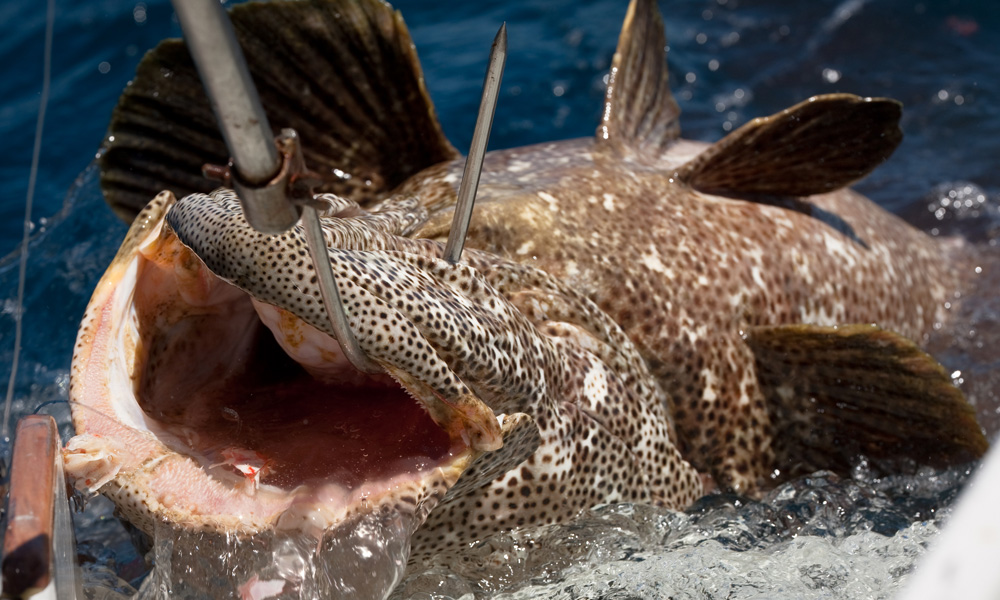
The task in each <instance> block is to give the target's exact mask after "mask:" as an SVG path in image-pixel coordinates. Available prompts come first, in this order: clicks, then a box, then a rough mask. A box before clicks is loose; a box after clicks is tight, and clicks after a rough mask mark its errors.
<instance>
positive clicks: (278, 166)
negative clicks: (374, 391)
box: [173, 0, 507, 373]
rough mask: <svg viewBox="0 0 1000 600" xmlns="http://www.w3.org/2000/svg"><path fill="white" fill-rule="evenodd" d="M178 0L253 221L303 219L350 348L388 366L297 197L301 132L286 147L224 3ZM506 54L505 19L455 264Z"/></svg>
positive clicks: (473, 155)
mask: <svg viewBox="0 0 1000 600" xmlns="http://www.w3.org/2000/svg"><path fill="white" fill-rule="evenodd" d="M173 6H174V10H175V11H176V13H177V17H178V19H179V21H180V25H181V29H182V30H183V32H184V37H185V40H186V41H187V45H188V48H189V50H190V52H191V56H192V58H193V59H194V63H195V66H196V67H197V69H198V75H199V76H200V78H201V80H202V84H203V85H204V86H205V90H206V92H207V93H208V97H209V101H210V102H211V104H212V109H213V111H214V112H215V116H216V119H217V120H218V122H219V129H220V130H221V131H222V137H223V139H224V140H225V142H226V147H227V148H228V149H229V152H230V155H231V156H232V157H233V169H232V173H231V175H232V182H233V187H234V188H235V190H236V192H237V195H238V196H239V198H240V202H241V204H242V206H243V213H244V215H245V216H246V219H247V222H248V223H249V224H250V225H251V226H252V227H253V228H254V229H256V230H258V231H260V232H261V233H266V234H279V233H282V232H284V231H287V230H288V229H290V228H291V227H293V226H294V225H295V224H296V223H297V222H298V221H299V219H300V218H301V219H302V224H303V229H304V230H305V235H306V244H307V246H308V247H309V254H310V257H311V258H312V261H313V266H314V268H315V271H316V275H317V282H318V284H319V288H320V294H321V295H322V298H323V304H324V306H325V308H326V312H327V316H328V317H329V319H330V322H331V324H332V325H333V330H334V334H335V336H336V338H337V341H338V342H340V345H341V348H342V349H343V351H344V355H345V356H346V357H347V359H348V360H349V361H350V362H351V364H352V365H354V367H355V368H357V369H358V370H360V371H363V372H366V373H378V372H381V371H382V369H381V368H380V367H379V366H378V365H377V364H376V363H375V362H374V361H372V360H371V359H370V358H368V356H367V355H366V354H365V353H364V351H363V350H362V349H361V347H360V345H359V344H358V341H357V339H356V338H355V337H354V334H353V332H352V331H351V329H350V326H349V324H348V318H347V314H346V313H345V310H344V304H343V301H342V300H341V298H340V292H339V290H338V289H337V285H336V279H335V277H334V274H333V268H332V266H331V264H330V261H329V259H328V257H327V256H326V253H325V252H324V251H325V250H326V243H325V241H324V239H323V230H322V226H321V224H320V222H319V214H318V213H317V211H316V209H315V208H314V207H313V206H311V205H310V203H309V202H308V201H307V202H298V203H297V202H295V201H293V200H292V199H291V198H290V197H289V188H290V185H291V184H292V183H294V181H295V179H296V178H297V177H301V176H303V175H306V176H307V172H306V169H305V165H304V163H303V161H302V159H301V150H300V148H299V146H298V143H299V138H298V135H297V134H296V133H295V131H294V130H291V129H285V130H283V132H282V136H280V137H279V140H278V143H279V144H280V145H282V152H281V153H280V154H279V152H278V149H277V147H276V145H275V143H274V139H273V138H272V134H271V126H270V123H269V122H268V120H267V116H266V115H265V113H264V109H263V106H262V105H261V102H260V96H259V95H258V94H257V88H256V87H255V86H254V84H253V80H252V78H251V77H250V71H249V69H248V68H247V65H246V60H245V59H244V57H243V52H242V50H241V49H240V46H239V43H238V42H237V40H236V33H235V31H234V29H233V25H232V22H231V21H230V20H229V16H228V15H227V14H226V11H225V9H224V8H223V7H222V5H221V4H220V3H218V2H211V1H210V2H205V1H204V0H173ZM506 57H507V26H506V24H503V25H501V27H500V30H499V31H498V32H497V35H496V38H495V39H494V40H493V47H492V49H491V51H490V60H489V67H488V69H487V72H486V78H485V81H484V83H483V96H482V100H481V102H480V107H479V115H478V117H477V119H476V126H475V130H474V132H473V136H472V144H471V147H470V149H469V156H468V158H467V160H466V164H465V171H464V174H463V176H462V183H461V185H460V187H459V192H458V202H457V204H456V207H455V217H454V221H453V222H452V229H451V232H450V234H449V236H448V243H447V245H446V247H445V254H444V256H445V259H446V260H448V261H449V262H451V263H452V264H454V263H456V262H458V260H459V258H460V257H461V254H462V247H463V246H464V244H465V236H466V234H467V232H468V227H469V221H470V219H471V217H472V206H473V203H474V202H475V195H476V190H477V188H478V186H479V176H480V173H481V171H482V166H483V157H484V155H485V152H486V144H487V142H488V140H489V134H490V129H491V127H492V124H493V114H494V112H495V110H496V103H497V96H498V94H499V90H500V81H501V79H502V77H503V68H504V64H505V62H506ZM293 157H294V158H293Z"/></svg>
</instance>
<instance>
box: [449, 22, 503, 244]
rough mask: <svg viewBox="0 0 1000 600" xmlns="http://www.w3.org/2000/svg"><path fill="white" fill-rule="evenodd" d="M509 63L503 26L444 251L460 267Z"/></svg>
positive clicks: (494, 50) (486, 83)
mask: <svg viewBox="0 0 1000 600" xmlns="http://www.w3.org/2000/svg"><path fill="white" fill-rule="evenodd" d="M506 62H507V24H506V23H504V24H503V25H501V26H500V31H498V32H497V35H496V37H495V38H494V39H493V47H492V48H491V49H490V62H489V67H488V68H487V69H486V78H485V80H484V81H483V97H482V100H480V102H479V116H478V117H477V118H476V128H475V129H474V130H473V133H472V144H470V146H469V156H468V157H467V158H466V159H465V171H464V172H463V173H462V183H461V185H460V186H459V188H458V202H457V203H456V204H455V217H454V219H452V222H451V231H450V232H449V233H448V243H447V244H446V245H445V247H444V259H445V260H446V261H448V262H449V263H451V264H455V263H457V262H458V261H459V259H461V258H462V248H463V247H464V246H465V236H466V234H468V232H469V221H470V220H471V219H472V205H473V204H474V203H475V201H476V190H477V189H478V188H479V175H480V174H481V173H482V170H483V157H484V156H485V155H486V143H487V142H488V141H489V139H490V129H491V128H492V127H493V113H494V112H495V111H496V108H497V96H498V95H499V94H500V81H501V79H503V67H504V64H505V63H506Z"/></svg>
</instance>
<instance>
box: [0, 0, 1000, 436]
mask: <svg viewBox="0 0 1000 600" xmlns="http://www.w3.org/2000/svg"><path fill="white" fill-rule="evenodd" d="M625 6H626V3H625V2H624V0H601V1H593V2H588V1H583V0H536V1H534V2H532V1H525V0H515V1H498V0H490V1H485V2H456V3H448V2H441V1H439V0H408V1H400V2H398V3H397V7H398V8H400V10H401V11H402V12H403V15H404V17H405V18H406V21H407V23H408V24H409V26H410V29H411V32H412V34H413V38H414V40H415V42H416V45H417V49H418V52H419V54H420V57H421V59H422V63H423V65H424V70H425V75H426V79H427V84H428V87H429V89H430V92H431V95H432V97H433V99H434V101H435V103H436V105H437V108H438V113H439V116H440V118H441V120H442V122H443V125H444V129H445V132H446V133H447V134H448V136H449V137H450V139H451V140H452V142H453V143H454V144H455V145H456V147H458V148H460V149H464V148H466V147H467V146H468V142H469V138H470V136H471V131H472V125H473V121H474V119H475V113H476V106H477V104H478V101H479V94H480V89H479V88H480V85H481V82H482V77H483V71H484V68H485V60H486V55H487V52H488V49H489V44H490V41H491V39H492V37H493V35H494V33H495V32H496V29H497V27H498V26H499V23H500V22H501V21H504V20H505V21H507V24H508V30H509V40H510V55H509V58H508V62H507V70H506V73H505V76H504V85H503V90H502V94H501V101H500V105H499V108H498V110H497V115H496V120H495V125H494V132H493V136H492V139H491V147H493V148H501V147H510V146H517V145H523V144H528V143H534V142H540V141H545V140H550V139H561V138H571V137H580V136H589V135H592V133H593V131H594V128H595V125H596V123H597V118H598V115H599V112H600V107H601V99H602V94H603V82H602V78H603V76H604V74H605V72H606V70H607V67H608V64H609V60H610V57H611V54H612V52H613V50H614V46H615V43H616V41H617V35H618V30H619V27H620V24H621V20H622V17H623V15H624V12H625ZM661 8H662V9H663V11H664V14H665V19H666V23H667V25H666V26H667V35H668V38H669V40H670V48H671V54H670V65H671V68H672V81H673V89H674V93H675V94H676V95H677V97H678V100H679V102H680V105H681V108H682V110H683V117H682V128H683V131H684V134H685V136H686V137H691V138H696V139H703V140H716V139H718V138H720V137H721V136H722V135H724V134H725V133H726V131H729V130H731V129H732V128H734V127H736V126H738V125H740V124H742V123H744V122H746V121H747V120H748V119H750V118H753V117H755V116H760V115H765V114H770V113H773V112H775V111H777V110H780V109H782V108H785V107H786V106H789V105H791V104H793V103H795V102H798V101H800V100H802V99H804V98H806V97H808V96H810V95H813V94H817V93H825V92H834V91H844V92H853V93H857V94H861V95H882V96H891V97H894V98H897V99H899V100H901V101H903V103H904V104H905V113H904V120H903V129H904V131H905V133H906V139H905V141H904V143H903V145H902V147H901V148H900V149H899V150H898V151H897V152H896V154H895V155H894V156H893V158H892V159H890V160H889V161H888V162H887V163H886V164H885V165H884V166H883V167H881V168H880V169H879V170H877V171H876V173H875V174H873V175H872V176H871V177H869V179H867V180H866V181H865V182H863V183H862V184H861V186H860V187H861V188H862V190H863V191H865V192H866V193H868V194H870V195H871V196H873V197H874V198H875V199H876V200H878V201H879V202H881V203H882V204H883V205H885V206H887V207H889V208H891V209H893V210H901V209H904V208H906V207H907V206H911V205H913V204H914V203H917V202H918V201H919V199H920V198H921V197H922V196H924V195H925V194H926V193H928V191H929V190H931V188H932V187H933V186H935V185H937V184H940V183H944V182H950V181H955V180H969V181H972V182H975V183H977V184H979V185H981V186H983V187H984V188H985V189H986V190H987V192H988V193H989V194H991V195H993V196H994V197H995V196H996V195H997V193H998V192H1000V169H998V168H997V167H998V165H997V154H998V148H1000V142H998V140H1000V8H997V4H996V3H994V2H993V1H992V0H979V1H968V0H965V1H963V0H955V1H949V0H940V1H926V2H914V1H912V0H870V1H864V0H846V1H839V0H814V1H809V2H796V3H791V2H786V1H780V0H755V1H751V0H743V1H737V0H728V1H725V0H683V1H675V2H661ZM44 19H45V6H44V3H43V2H37V1H36V2H22V1H8V2H5V3H2V4H0V70H2V73H0V139H3V140H4V142H5V143H4V144H3V145H2V146H0V182H2V188H0V189H2V193H0V257H4V256H6V258H0V299H2V310H0V378H2V379H0V381H2V382H3V383H4V384H5V383H6V381H7V377H8V376H9V372H10V365H11V358H12V352H13V335H12V333H13V323H14V321H13V318H12V315H13V312H14V296H15V289H16V274H17V257H16V256H15V255H14V254H12V253H13V252H14V251H15V247H16V246H17V244H18V243H19V241H20V236H21V228H22V218H23V210H24V197H25V190H26V187H27V182H28V166H29V164H30V159H31V146H32V137H33V134H34V128H35V118H36V111H37V109H38V103H39V92H40V89H41V74H42V43H43V31H44ZM55 23H56V29H55V43H54V48H53V52H54V56H53V83H52V97H51V103H50V105H49V112H48V119H47V121H46V124H45V136H44V145H43V148H42V153H41V165H40V172H39V180H38V188H37V190H36V196H35V212H34V224H35V233H34V238H33V242H32V245H31V253H30V261H29V271H28V288H27V301H26V312H25V315H24V319H25V340H24V351H23V354H22V358H21V367H20V369H19V374H18V385H17V388H16V389H17V398H18V402H17V405H16V411H15V417H16V416H17V415H18V414H23V413H24V412H27V411H31V410H33V409H34V408H35V407H36V406H37V405H38V404H40V403H41V402H43V401H46V400H58V399H64V398H65V394H66V385H67V372H68V368H69V360H70V356H71V352H72V343H73V339H74V337H75V334H76V326H77V322H78V320H79V317H80V315H81V314H82V311H83V308H84V306H85V304H86V301H87V299H88V298H89V295H90V292H91V290H92V289H93V286H94V284H95V283H96V281H97V279H98V278H99V277H100V275H101V273H102V272H103V270H104V268H105V266H106V265H107V263H108V261H109V260H110V258H111V256H112V255H113V253H114V250H115V249H116V248H117V245H118V243H119V242H120V239H121V237H122V235H123V234H124V230H125V227H124V225H123V224H121V223H119V222H118V221H116V220H115V218H114V217H113V216H112V215H111V213H110V211H108V210H107V209H106V208H105V207H104V205H103V203H102V202H101V200H100V197H99V190H98V189H97V187H96V184H95V180H94V172H93V170H92V169H91V170H88V165H89V164H90V162H91V160H92V159H93V156H94V154H95V152H96V150H97V148H98V146H99V145H100V143H101V140H102V137H103V135H104V130H105V126H106V123H107V120H108V118H109V115H110V112H111V109H112V107H113V105H114V103H115V99H116V97H117V95H118V94H119V92H120V91H121V89H122V87H123V86H124V85H125V83H126V82H127V81H128V79H129V78H130V76H131V73H132V72H133V69H134V68H135V65H136V63H137V62H138V60H139V59H140V58H141V56H142V54H143V53H144V52H145V51H146V50H147V49H149V48H151V47H152V46H153V45H155V43H156V42H157V41H158V40H160V39H162V38H163V37H167V36H174V35H178V34H179V28H178V26H177V24H176V22H175V20H174V19H173V17H172V10H171V8H170V5H169V3H168V2H166V1H164V0H152V1H149V2H143V3H135V2H133V1H126V2H116V1H112V0H92V1H86V2H79V1H73V2H71V1H69V0H57V2H56V21H55ZM78 178H79V179H80V180H81V181H82V186H80V187H76V188H72V186H73V183H74V181H75V180H77V179H78ZM71 189H72V191H70V190H71ZM67 192H70V194H69V196H67Z"/></svg>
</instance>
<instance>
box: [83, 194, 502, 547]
mask: <svg viewBox="0 0 1000 600" xmlns="http://www.w3.org/2000/svg"><path fill="white" fill-rule="evenodd" d="M171 198H172V195H171ZM163 204H164V206H162V207H160V210H159V212H158V213H156V214H153V215H146V217H145V219H143V216H142V215H140V217H139V218H138V219H137V222H139V221H143V220H144V221H145V223H144V224H143V225H142V227H141V231H140V232H139V233H140V234H141V235H133V234H132V233H131V232H130V235H129V238H127V239H126V242H125V243H124V244H123V248H122V250H121V251H120V252H119V255H118V256H117V257H116V259H115V261H114V263H113V264H112V266H111V267H110V268H109V269H108V272H107V273H106V274H105V276H104V278H102V280H101V282H100V284H99V285H98V286H97V289H96V290H95V293H94V296H93V298H92V300H91V302H90V304H89V305H88V308H87V313H86V316H85V318H84V323H83V325H82V326H81V329H80V333H79V335H78V340H77V347H76V352H75V353H74V360H73V367H72V370H71V373H72V379H71V385H70V396H71V406H72V407H73V420H74V424H75V426H76V430H77V433H78V437H77V438H74V440H77V442H78V443H77V444H76V445H75V446H74V443H73V442H71V443H70V444H69V445H68V446H67V449H66V451H65V455H66V457H67V466H68V471H69V474H70V475H71V477H73V476H76V477H77V478H78V483H80V481H82V482H83V485H84V486H85V487H86V486H87V485H86V484H87V482H88V481H89V482H90V483H91V484H93V483H95V482H99V483H100V485H99V486H97V487H103V489H102V490H101V491H103V492H105V493H107V494H108V495H109V496H111V497H112V499H113V500H116V504H119V506H120V507H121V505H122V504H129V505H131V504H134V503H135V502H136V498H135V496H136V493H137V490H138V491H141V490H146V491H148V492H150V493H152V495H154V496H156V494H155V493H153V492H155V488H156V487H157V486H158V485H160V484H162V482H163V480H164V479H165V478H183V477H197V476H199V475H202V476H204V475H206V474H207V472H208V471H207V470H206V464H205V463H206V462H208V461H206V460H196V459H193V458H192V457H191V456H190V455H186V454H185V453H183V452H178V451H177V448H176V440H173V441H172V442H171V441H170V440H169V439H168V438H169V436H165V435H164V431H163V429H162V427H158V424H157V423H156V421H155V419H152V418H151V417H150V416H149V415H148V414H146V413H143V412H142V411H140V410H139V408H138V402H137V401H136V398H135V397H134V396H133V397H132V398H131V399H130V403H131V405H129V402H125V403H122V402H121V401H120V399H117V400H116V399H115V398H114V397H113V390H112V389H111V388H112V387H113V386H115V385H121V384H122V383H123V382H125V383H129V382H131V383H132V384H133V385H135V381H136V378H137V377H139V375H140V374H141V373H142V369H143V368H144V367H145V363H144V361H143V360H142V359H141V356H139V357H137V356H136V355H137V354H139V355H141V353H142V351H143V347H142V344H143V340H142V339H141V337H133V338H129V331H128V328H129V322H131V321H134V320H135V318H136V317H135V314H134V312H133V313H125V312H123V311H124V309H126V308H127V307H130V303H133V302H134V294H135V293H136V286H137V285H138V281H137V279H136V278H137V277H138V273H139V271H140V270H141V268H142V266H143V262H142V261H144V260H148V259H146V258H144V255H143V253H144V252H149V251H150V249H151V248H152V246H153V245H155V244H156V243H158V242H157V241H158V240H162V239H163V238H164V237H167V238H169V236H173V235H174V234H173V232H172V231H171V230H170V228H169V225H167V224H166V223H165V216H166V214H167V212H168V211H169V209H170V207H171V204H172V201H170V202H164V203H163ZM134 228H135V227H134ZM134 228H133V229H134ZM133 238H135V239H133ZM175 239H176V236H175ZM190 254H191V255H192V256H193V252H192V253H190ZM188 258H190V257H188ZM202 268H203V269H204V272H207V271H208V270H207V267H204V265H203V264H202ZM131 309H133V310H134V306H131ZM116 314H118V315H119V316H120V317H121V318H119V319H118V321H117V322H116V321H115V315H116ZM123 314H128V315H131V316H130V317H129V316H124V317H122V316H121V315H123ZM131 333H132V334H133V335H136V336H137V333H136V332H134V331H133V332H131ZM122 340H124V342H125V343H124V344H121V343H120V342H121V341H122ZM115 344H119V346H121V347H115ZM129 355H131V360H130V356H129ZM116 361H117V362H116ZM111 363H114V365H112V366H115V365H117V368H118V371H117V373H116V372H114V369H111V370H110V371H109V370H107V369H105V368H103V367H107V366H108V364H111ZM383 366H386V367H388V370H389V371H390V373H391V374H392V375H393V377H394V379H396V380H397V381H398V382H399V383H400V384H401V385H402V387H403V389H405V390H406V391H407V392H408V393H409V394H410V396H411V397H412V398H414V399H415V401H416V402H418V403H420V404H421V405H422V406H424V407H425V408H427V406H428V404H429V403H428V402H427V397H426V395H425V394H424V393H422V392H423V390H420V389H419V386H415V385H414V383H413V382H414V381H416V382H417V383H419V380H416V379H413V380H412V381H410V380H408V378H410V379H412V378H411V377H410V376H409V374H407V373H405V372H402V371H400V370H398V369H394V367H393V366H392V365H386V364H384V363H383ZM408 384H409V385H408ZM414 387H416V388H418V389H412V388H414ZM437 400H442V401H443V400H444V399H443V398H438V399H437ZM439 404H440V406H437V407H436V408H437V409H438V410H437V412H436V413H434V411H429V412H432V413H434V414H432V415H431V416H432V419H433V420H434V421H435V423H436V424H437V425H438V426H439V427H440V428H441V429H442V430H443V431H444V432H445V433H446V434H447V435H448V436H449V439H450V440H451V441H450V446H449V452H448V453H447V454H446V456H445V457H444V458H443V459H441V460H439V461H438V462H437V463H436V464H433V465H431V466H430V467H429V468H426V469H423V470H418V471H417V472H415V473H410V472H406V471H404V472H402V473H401V474H399V476H397V477H394V478H393V477H390V478H388V479H385V480H380V481H379V482H376V484H374V485H372V486H365V485H362V486H359V487H356V488H354V489H352V490H349V491H347V492H345V491H344V490H333V489H330V488H329V486H328V487H327V488H324V489H321V488H322V486H314V487H312V488H309V489H307V490H306V491H303V489H304V488H302V487H301V486H300V487H298V488H295V489H294V490H292V491H293V492H295V493H289V492H287V491H285V490H281V491H275V490H273V489H270V486H267V485H261V486H259V487H258V488H257V489H255V490H254V493H253V494H252V496H253V499H254V500H255V501H256V500H259V502H258V504H259V505H260V506H261V507H264V510H258V507H256V506H255V507H252V508H251V509H248V510H244V508H245V507H242V506H234V509H233V510H231V511H230V512H228V513H227V512H225V509H224V510H223V511H222V512H220V511H218V510H213V509H211V508H206V507H204V506H198V502H197V501H195V502H193V503H192V502H190V501H188V500H189V499H184V498H166V497H163V495H162V494H161V495H159V496H156V497H155V498H153V501H150V499H149V498H144V499H143V500H142V502H143V504H145V505H146V506H145V507H144V508H141V509H137V510H139V511H140V512H141V511H142V510H145V511H147V512H149V513H150V514H140V515H137V516H135V515H133V516H135V517H136V518H130V520H133V521H136V522H137V524H138V525H139V526H140V528H141V529H144V530H146V531H147V532H150V530H151V528H152V526H151V524H150V523H151V520H150V519H154V520H160V519H166V520H167V521H169V522H172V523H175V524H179V525H180V526H182V527H188V528H196V529H202V530H217V531H220V532H224V533H227V534H228V533H239V534H254V533H257V532H260V531H263V530H265V529H278V530H287V529H298V530H304V531H310V532H313V533H316V532H318V531H329V530H331V529H332V528H334V527H335V526H336V525H338V524H339V523H343V522H345V521H346V520H348V519H350V518H351V517H353V516H355V515H356V514H358V511H365V510H367V511H373V510H377V509H378V508H379V507H384V506H385V505H386V504H387V503H391V502H392V501H393V498H397V497H399V496H400V495H406V494H409V495H410V496H417V498H416V499H415V500H414V502H413V506H414V512H418V509H419V512H422V513H423V514H424V515H426V513H427V512H428V511H429V510H430V508H431V507H432V506H433V505H434V504H436V501H439V500H440V499H441V498H442V497H443V495H444V493H445V492H446V491H447V489H448V488H450V487H451V486H452V485H454V483H455V482H456V481H457V479H458V477H459V476H460V475H461V473H462V472H463V471H464V470H465V469H466V468H467V467H468V465H469V464H471V462H472V461H473V460H474V459H475V458H476V457H477V456H478V455H479V454H481V451H482V450H481V449H479V448H478V447H477V442H478V443H479V444H480V445H482V439H481V435H480V434H479V433H477V432H476V431H470V428H468V427H467V424H468V421H469V420H470V419H472V418H474V417H476V416H477V415H473V416H470V415H469V414H466V413H463V412H461V411H452V412H451V413H449V412H448V411H447V410H444V411H442V410H441V406H445V407H447V406H448V403H447V402H443V403H439ZM483 406H485V405H483ZM487 410H488V408H487ZM442 415H444V418H442ZM489 417H490V420H491V421H492V423H489V424H487V427H485V428H484V430H486V431H487V432H488V430H489V429H490V427H489V425H492V426H495V427H498V426H497V423H496V418H495V417H494V416H493V414H492V411H490V413H489ZM439 419H440V421H441V422H439ZM108 422H114V423H115V427H117V429H115V428H111V429H110V430H109V429H108V427H107V425H108ZM109 432H110V433H111V435H107V434H108V433H109ZM123 432H124V433H123ZM88 435H89V436H90V437H89V438H86V437H84V436H88ZM477 436H479V437H477ZM498 437H499V436H498ZM165 440H166V441H165ZM486 445H491V443H490V442H489V441H488V442H487V444H486ZM109 457H110V458H109ZM81 465H82V466H81ZM208 466H209V467H211V466H212V465H208ZM88 469H89V470H90V471H91V472H90V473H88ZM93 472H96V473H97V476H96V477H91V476H87V475H93ZM81 475H83V476H82V477H81ZM223 479H225V478H223ZM213 481H214V483H213V485H215V484H218V486H222V487H224V485H223V484H224V483H226V482H225V481H222V482H219V481H217V480H215V479H213ZM218 486H217V487H218ZM307 487H308V486H307ZM338 493H339V494H341V496H342V497H341V499H340V501H339V503H333V504H330V505H325V504H323V502H322V501H321V500H324V499H330V498H332V497H333V496H336V495H337V494H338ZM324 494H325V496H324ZM147 495H148V494H147ZM204 495H205V497H211V498H212V500H213V501H216V500H218V501H219V502H221V504H222V506H223V507H225V506H226V503H227V502H233V504H234V505H239V504H240V503H239V502H237V500H240V498H238V497H237V496H236V495H235V494H229V493H227V490H224V489H222V490H220V489H211V490H207V491H206V493H205V494H204ZM244 495H245V496H246V494H244ZM244 504H246V503H244ZM131 508H133V509H134V508H135V507H134V506H132V507H131ZM123 512H125V514H126V516H127V517H128V516H129V511H128V510H123ZM144 525H146V526H144ZM417 525H419V523H417Z"/></svg>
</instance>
